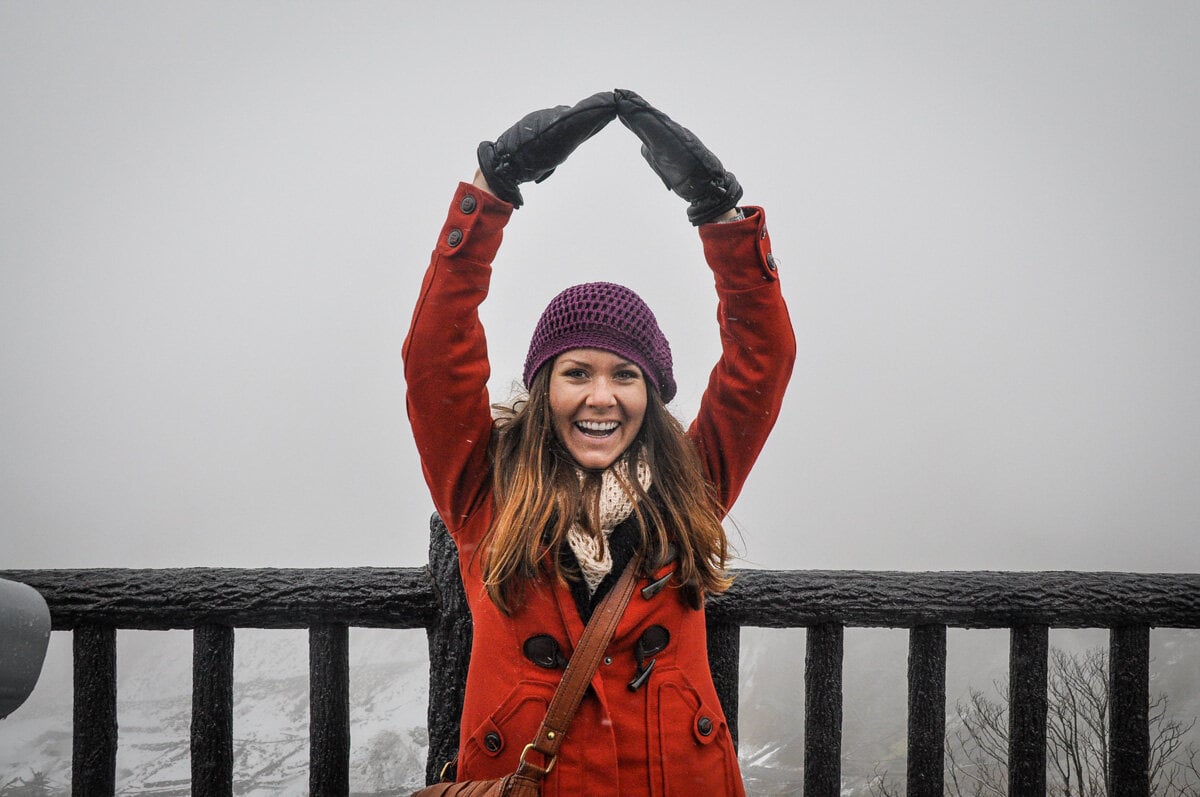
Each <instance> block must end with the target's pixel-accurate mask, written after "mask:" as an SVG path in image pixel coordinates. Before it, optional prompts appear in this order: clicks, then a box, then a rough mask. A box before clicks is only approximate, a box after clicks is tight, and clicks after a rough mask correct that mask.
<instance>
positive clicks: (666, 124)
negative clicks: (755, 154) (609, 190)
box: [613, 89, 742, 225]
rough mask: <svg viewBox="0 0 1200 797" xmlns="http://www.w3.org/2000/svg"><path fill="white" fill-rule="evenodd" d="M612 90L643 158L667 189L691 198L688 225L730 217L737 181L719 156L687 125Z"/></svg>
mask: <svg viewBox="0 0 1200 797" xmlns="http://www.w3.org/2000/svg"><path fill="white" fill-rule="evenodd" d="M613 94H614V95H615V96H616V100H617V115H618V116H619V117H620V119H621V124H623V125H625V126H626V127H628V128H629V129H630V130H632V131H633V132H634V133H635V134H636V135H637V137H638V138H640V139H641V140H642V157H644V158H645V159H646V162H647V163H649V164H650V168H651V169H653V170H654V173H655V174H657V175H658V176H659V177H660V178H662V181H663V182H664V183H665V184H666V186H667V188H669V189H671V190H672V191H674V192H675V193H676V194H678V195H679V196H681V197H683V198H684V199H686V200H687V201H688V202H689V203H691V204H690V207H688V219H690V220H691V222H692V224H695V225H700V224H705V223H707V222H710V221H717V220H720V219H726V218H730V217H732V216H733V215H734V213H733V209H734V208H735V207H736V206H737V203H738V200H739V199H741V198H742V186H741V185H740V184H739V183H738V181H737V178H736V177H734V176H733V174H732V173H731V172H727V171H725V167H724V166H722V165H721V161H720V159H719V158H717V156H716V155H714V154H713V153H712V152H711V151H710V150H709V149H708V148H707V147H705V146H704V144H702V143H701V142H700V139H698V138H696V136H694V135H693V134H692V132H691V131H690V130H688V129H687V128H686V127H683V126H682V125H679V124H678V123H676V122H675V121H673V120H672V119H671V117H669V116H667V115H666V114H665V113H663V112H662V111H660V110H658V109H657V108H655V107H654V106H653V105H651V104H650V103H648V102H646V101H645V100H644V99H642V98H641V97H639V96H638V95H637V94H635V93H634V92H632V91H629V90H627V89H617V90H616V91H614V92H613Z"/></svg>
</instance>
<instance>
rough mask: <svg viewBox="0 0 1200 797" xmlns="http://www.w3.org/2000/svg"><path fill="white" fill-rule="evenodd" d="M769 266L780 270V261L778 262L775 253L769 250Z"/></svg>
mask: <svg viewBox="0 0 1200 797" xmlns="http://www.w3.org/2000/svg"><path fill="white" fill-rule="evenodd" d="M767 268H769V269H771V270H772V271H778V270H779V263H778V262H776V260H775V255H773V254H771V253H770V252H767Z"/></svg>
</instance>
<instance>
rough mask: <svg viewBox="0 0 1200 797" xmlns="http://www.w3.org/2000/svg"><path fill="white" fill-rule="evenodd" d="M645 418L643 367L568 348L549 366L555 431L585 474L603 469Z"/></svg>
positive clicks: (608, 355) (600, 351)
mask: <svg viewBox="0 0 1200 797" xmlns="http://www.w3.org/2000/svg"><path fill="white" fill-rule="evenodd" d="M645 414H646V382H645V380H644V379H643V378H642V369H640V368H638V367H637V365H635V364H634V363H632V362H630V361H629V360H627V359H625V358H624V357H621V356H619V355H616V354H613V353H612V352H607V351H604V350H603V349H571V350H570V351H568V352H565V353H564V354H560V355H559V356H558V357H557V358H556V359H555V360H554V364H553V365H552V366H550V415H551V417H552V418H553V420H554V433H555V434H557V435H558V439H559V440H560V441H562V444H563V445H564V446H566V448H567V453H569V454H570V455H571V458H572V459H574V460H575V463H576V464H577V465H579V467H581V468H584V469H585V470H604V469H605V468H607V467H608V466H609V465H611V464H613V463H614V462H615V461H616V460H617V457H619V456H621V454H624V453H625V449H627V448H629V445H630V444H631V443H632V442H633V441H634V438H636V437H637V435H638V432H639V431H641V428H642V417H643V416H644V415H645Z"/></svg>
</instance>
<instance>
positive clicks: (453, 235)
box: [446, 227, 463, 246]
mask: <svg viewBox="0 0 1200 797" xmlns="http://www.w3.org/2000/svg"><path fill="white" fill-rule="evenodd" d="M462 239H463V234H462V230H460V229H458V228H457V227H455V228H454V229H453V230H451V231H450V234H449V235H447V236H446V243H448V244H450V245H451V246H458V245H459V244H460V243H462Z"/></svg>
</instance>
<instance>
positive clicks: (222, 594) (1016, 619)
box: [0, 517, 1200, 797]
mask: <svg viewBox="0 0 1200 797" xmlns="http://www.w3.org/2000/svg"><path fill="white" fill-rule="evenodd" d="M432 529H433V533H432V535H431V541H430V560H429V561H430V563H429V566H428V567H424V568H390V569H389V568H344V569H307V570H282V569H230V568H183V569H166V570H132V569H103V570H15V571H3V572H0V577H3V578H8V579H12V580H14V581H21V582H24V583H26V584H29V585H31V586H33V587H35V588H36V589H38V590H39V591H40V592H41V593H42V595H43V596H44V597H45V598H46V601H47V603H48V604H49V605H50V610H51V616H52V621H53V627H54V629H56V630H70V631H73V632H74V698H75V699H74V706H75V707H74V716H73V725H74V728H73V733H74V742H73V750H74V752H73V760H72V794H73V795H89V797H90V795H103V796H105V797H107V795H112V794H113V793H114V789H115V772H116V750H117V722H116V631H117V629H145V630H166V629H180V628H182V629H192V631H193V640H194V641H193V650H194V655H193V669H192V728H191V766H192V793H193V794H196V795H218V796H219V795H232V792H233V645H234V641H233V629H234V628H307V629H308V630H309V654H310V658H309V668H310V687H309V689H310V715H311V719H310V731H309V734H310V758H309V760H310V764H309V781H310V793H311V794H320V795H347V794H348V793H349V757H350V724H349V700H348V695H349V644H348V629H349V627H350V626H362V627H372V628H424V629H426V630H427V633H428V637H429V646H430V660H431V661H435V662H438V666H437V667H431V668H430V693H429V744H430V747H429V764H428V769H427V773H426V777H427V778H429V779H432V778H433V777H434V776H436V774H437V770H438V769H439V768H440V762H442V761H445V760H447V759H448V758H449V757H450V756H451V755H452V754H453V751H454V748H455V746H456V745H457V740H458V712H459V709H460V707H461V705H462V690H463V684H464V682H465V677H466V667H467V663H468V659H469V655H470V639H471V626H470V617H469V613H468V612H467V608H466V603H465V599H464V597H463V594H462V584H461V582H460V580H459V577H458V570H457V557H456V554H455V550H454V547H453V543H452V542H451V541H450V538H449V536H448V535H447V534H446V531H445V527H444V526H442V525H441V523H440V521H438V519H437V518H436V517H435V518H434V522H433V524H432ZM742 626H765V627H773V628H806V629H807V635H806V636H807V654H806V661H805V675H804V679H805V737H804V738H805V741H804V791H805V794H808V795H830V794H838V793H839V792H840V790H841V723H842V647H843V633H844V629H845V628H846V627H847V626H860V627H892V628H908V629H909V662H908V766H907V794H908V796H909V797H941V795H942V794H943V751H944V746H943V740H944V737H945V731H946V728H945V701H946V688H945V674H946V629H947V627H956V628H1008V629H1010V634H1011V644H1010V653H1009V678H1010V681H1009V689H1010V701H1011V706H1012V708H1011V711H1010V718H1009V723H1010V725H1009V762H1008V763H1009V794H1012V795H1022V797H1024V796H1025V795H1037V794H1044V793H1045V791H1046V708H1047V698H1046V690H1047V660H1048V653H1049V629H1050V628H1051V627H1058V628H1108V629H1110V658H1109V661H1110V681H1111V685H1110V697H1111V701H1112V709H1111V720H1110V723H1109V736H1110V741H1109V750H1110V758H1111V760H1110V775H1109V783H1110V790H1111V791H1110V793H1111V794H1119V795H1122V797H1149V793H1150V784H1149V776H1148V769H1149V767H1148V763H1149V760H1150V737H1149V667H1150V656H1149V638H1150V628H1151V627H1163V628H1200V574H1135V573H1076V572H1058V571H1055V572H1021V573H1016V572H930V573H895V572H863V571H776V570H746V571H740V572H739V573H738V574H737V581H736V583H735V584H734V587H733V588H732V589H731V590H730V591H729V592H728V593H726V594H725V595H722V596H720V597H719V598H715V599H713V600H711V601H710V603H709V608H708V632H709V658H710V664H711V665H712V669H713V678H714V680H715V682H716V684H717V690H718V692H719V693H720V695H721V700H722V703H723V704H724V707H725V709H726V713H727V715H728V718H729V723H730V727H731V728H732V729H733V730H734V733H735V734H736V728H737V689H738V686H737V677H738V673H737V667H738V647H739V635H740V629H741V627H742ZM735 738H736V737H735Z"/></svg>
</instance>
